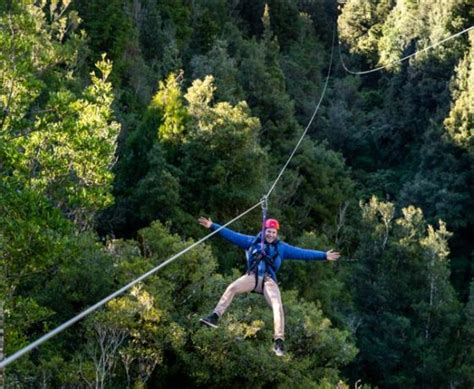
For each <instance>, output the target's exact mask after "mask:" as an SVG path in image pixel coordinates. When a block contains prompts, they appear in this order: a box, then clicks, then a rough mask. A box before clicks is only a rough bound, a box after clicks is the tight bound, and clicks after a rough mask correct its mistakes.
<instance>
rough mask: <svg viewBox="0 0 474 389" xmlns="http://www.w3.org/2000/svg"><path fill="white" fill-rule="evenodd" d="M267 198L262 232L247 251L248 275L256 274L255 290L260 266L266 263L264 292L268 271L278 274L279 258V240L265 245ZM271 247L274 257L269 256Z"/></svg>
mask: <svg viewBox="0 0 474 389" xmlns="http://www.w3.org/2000/svg"><path fill="white" fill-rule="evenodd" d="M267 208H268V203H267V197H266V196H264V197H263V199H262V216H263V217H262V219H263V220H262V232H261V233H260V234H258V235H257V236H256V237H255V240H254V242H253V243H252V244H251V245H250V247H249V248H248V250H247V253H246V254H247V274H249V275H250V274H252V273H255V286H254V288H253V290H254V291H255V289H256V288H257V286H258V271H259V269H258V268H259V265H260V263H261V262H262V261H263V262H264V263H265V273H264V274H263V279H262V292H263V287H264V284H265V275H266V274H267V269H271V271H272V272H273V274H275V272H276V268H275V259H276V258H278V256H279V253H278V240H275V241H274V242H272V243H265V221H266V219H267ZM271 246H273V255H271V256H270V255H268V254H267V251H268V252H269V253H270V252H271V251H272V250H271V248H270V247H271Z"/></svg>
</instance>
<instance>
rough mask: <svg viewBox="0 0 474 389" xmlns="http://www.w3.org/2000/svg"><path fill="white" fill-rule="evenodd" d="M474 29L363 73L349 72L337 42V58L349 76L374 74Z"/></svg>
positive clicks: (469, 28) (451, 36)
mask: <svg viewBox="0 0 474 389" xmlns="http://www.w3.org/2000/svg"><path fill="white" fill-rule="evenodd" d="M473 28H474V26H471V27H468V28H466V29H464V30H462V31H460V32H457V33H456V34H453V35H450V36H448V37H447V38H445V39H443V40H441V41H439V42H435V43H433V44H432V45H430V46H428V47H425V48H424V49H421V50H417V51H415V52H414V53H412V54H410V55H407V56H405V57H403V58H401V59H398V60H396V61H392V62H390V63H388V64H387V65H383V66H379V67H377V68H374V69H370V70H363V71H353V70H350V69H348V68H347V67H346V64H345V63H344V60H343V59H342V53H341V43H340V42H339V45H338V46H339V57H340V60H341V65H342V67H343V68H344V70H345V71H346V72H347V73H350V74H354V75H361V74H369V73H374V72H378V71H380V70H382V69H385V68H386V67H388V66H391V65H395V64H397V63H401V62H403V61H405V60H407V59H408V58H411V57H414V56H415V55H417V54H420V53H423V52H425V51H428V50H430V49H432V48H433V47H436V46H439V45H441V44H443V43H445V42H447V41H449V40H451V39H454V38H457V37H458V36H460V35H462V34H465V33H466V32H468V31H469V30H472V29H473Z"/></svg>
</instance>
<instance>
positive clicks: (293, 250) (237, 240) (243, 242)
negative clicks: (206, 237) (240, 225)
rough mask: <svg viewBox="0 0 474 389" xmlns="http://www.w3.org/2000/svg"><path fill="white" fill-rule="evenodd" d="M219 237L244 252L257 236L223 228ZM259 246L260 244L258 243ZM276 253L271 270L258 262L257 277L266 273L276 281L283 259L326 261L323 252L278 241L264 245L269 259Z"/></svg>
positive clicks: (249, 263) (218, 226) (216, 226)
mask: <svg viewBox="0 0 474 389" xmlns="http://www.w3.org/2000/svg"><path fill="white" fill-rule="evenodd" d="M218 228H220V225H219V224H217V223H212V226H211V230H212V231H215V230H217V229H218ZM219 235H220V236H222V237H223V238H224V239H227V240H228V241H229V242H231V243H233V244H235V245H237V246H239V247H240V248H242V249H244V250H249V249H250V248H251V247H252V246H253V245H254V244H255V241H256V240H257V238H258V236H257V237H256V236H252V235H244V234H240V233H238V232H235V231H232V230H231V229H229V228H223V229H222V230H220V231H219ZM259 245H260V243H259ZM276 251H277V252H278V255H277V256H276V257H275V259H274V261H273V269H272V268H271V267H269V266H266V264H265V262H263V261H262V262H260V264H259V267H258V275H259V276H263V275H264V274H265V273H268V274H269V275H270V277H272V278H273V279H274V280H275V281H276V272H277V271H278V269H279V268H280V266H281V264H282V262H283V260H285V259H302V260H306V261H318V260H319V261H323V260H325V259H326V253H325V252H324V251H318V250H309V249H302V248H300V247H296V246H292V245H290V244H288V243H285V242H281V241H280V240H278V241H277V243H276V244H275V245H274V244H271V245H269V244H265V253H266V255H267V256H269V257H274V256H275V254H276ZM251 260H252V259H251V258H249V256H247V268H249V267H250V266H251Z"/></svg>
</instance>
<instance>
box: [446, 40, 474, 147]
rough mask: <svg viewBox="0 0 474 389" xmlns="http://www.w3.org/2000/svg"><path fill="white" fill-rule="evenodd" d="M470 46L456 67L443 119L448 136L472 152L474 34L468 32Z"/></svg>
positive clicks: (473, 141) (473, 126)
mask: <svg viewBox="0 0 474 389" xmlns="http://www.w3.org/2000/svg"><path fill="white" fill-rule="evenodd" d="M470 42H471V43H470V48H469V50H468V51H467V52H466V54H465V55H464V58H463V59H462V60H461V62H460V63H459V65H458V67H457V69H456V77H455V78H454V79H453V82H452V97H453V101H454V103H453V105H452V107H451V111H450V113H449V116H448V117H447V118H446V119H445V120H444V126H445V127H446V130H447V133H448V136H449V137H450V139H452V140H453V142H454V143H455V144H456V145H459V146H460V147H462V148H464V149H466V151H467V152H468V153H469V154H470V155H471V156H472V155H473V154H474V105H473V104H472V101H473V99H474V34H473V33H472V31H471V32H470Z"/></svg>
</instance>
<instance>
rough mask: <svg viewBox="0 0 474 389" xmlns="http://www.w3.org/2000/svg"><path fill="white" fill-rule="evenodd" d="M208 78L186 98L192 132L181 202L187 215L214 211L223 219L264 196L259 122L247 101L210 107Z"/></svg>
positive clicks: (196, 83)
mask: <svg viewBox="0 0 474 389" xmlns="http://www.w3.org/2000/svg"><path fill="white" fill-rule="evenodd" d="M214 90H215V87H214V84H213V78H212V76H208V77H206V78H205V79H204V80H202V81H201V80H196V81H194V83H193V85H192V87H190V88H189V89H188V92H187V93H186V95H185V98H186V100H187V101H188V112H189V114H190V116H191V128H192V132H190V134H189V138H188V139H187V142H186V144H184V145H183V155H184V158H183V162H182V168H181V170H182V171H183V179H182V187H183V199H185V201H186V204H188V205H189V208H188V210H189V211H190V213H191V214H197V213H198V212H200V211H201V210H206V211H207V212H208V213H210V212H211V211H212V212H215V214H216V215H217V217H218V219H220V220H226V219H228V218H229V217H230V216H231V215H234V214H235V213H236V210H237V209H243V208H244V207H248V206H249V204H251V203H252V202H255V200H256V199H258V197H259V196H260V195H261V193H262V187H263V182H264V181H263V180H264V178H265V173H266V158H265V154H264V153H263V151H262V149H261V148H260V146H259V144H258V138H257V135H258V130H259V128H260V123H259V121H258V119H257V118H255V117H253V116H251V114H250V110H249V108H248V106H247V104H246V103H245V102H243V101H242V102H239V103H237V104H236V105H235V106H232V105H230V104H229V103H227V102H220V103H216V104H212V103H211V102H212V100H213V93H214Z"/></svg>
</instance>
